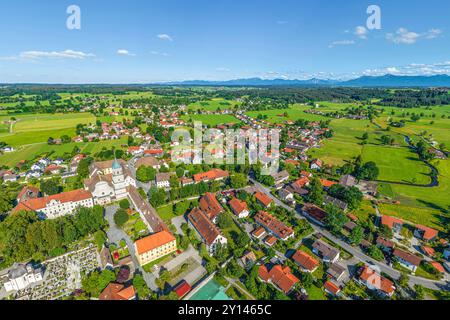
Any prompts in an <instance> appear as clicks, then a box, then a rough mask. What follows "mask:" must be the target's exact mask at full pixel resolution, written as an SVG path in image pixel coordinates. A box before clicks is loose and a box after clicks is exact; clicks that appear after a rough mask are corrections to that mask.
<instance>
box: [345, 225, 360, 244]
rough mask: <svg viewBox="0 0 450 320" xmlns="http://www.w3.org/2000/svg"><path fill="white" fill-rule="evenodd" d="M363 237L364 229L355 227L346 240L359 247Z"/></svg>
mask: <svg viewBox="0 0 450 320" xmlns="http://www.w3.org/2000/svg"><path fill="white" fill-rule="evenodd" d="M363 236H364V229H363V228H362V227H361V226H356V227H355V228H354V229H353V230H352V232H351V233H350V236H349V237H348V239H349V241H350V243H352V244H354V245H359V244H360V243H361V240H362V239H363Z"/></svg>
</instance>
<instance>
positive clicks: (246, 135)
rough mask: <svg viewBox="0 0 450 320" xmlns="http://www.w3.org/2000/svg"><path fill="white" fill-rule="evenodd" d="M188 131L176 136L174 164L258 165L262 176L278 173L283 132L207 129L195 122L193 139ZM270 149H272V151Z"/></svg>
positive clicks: (176, 132)
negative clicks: (260, 166)
mask: <svg viewBox="0 0 450 320" xmlns="http://www.w3.org/2000/svg"><path fill="white" fill-rule="evenodd" d="M191 133H192V131H191V130H188V129H176V130H175V131H174V132H173V134H172V137H171V139H172V162H174V163H186V164H229V165H233V164H241V165H245V164H250V165H253V164H258V163H260V164H261V165H262V168H261V174H262V175H270V174H273V173H275V172H278V168H279V162H280V161H279V160H280V150H279V148H280V130H278V129H270V130H267V129H258V130H256V129H249V130H242V129H225V130H219V129H204V126H203V124H202V122H198V121H196V122H194V130H193V136H192V134H191ZM269 147H270V148H269Z"/></svg>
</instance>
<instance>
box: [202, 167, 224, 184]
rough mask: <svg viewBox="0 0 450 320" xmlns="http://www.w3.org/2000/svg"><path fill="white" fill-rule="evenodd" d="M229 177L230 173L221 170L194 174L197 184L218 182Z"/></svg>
mask: <svg viewBox="0 0 450 320" xmlns="http://www.w3.org/2000/svg"><path fill="white" fill-rule="evenodd" d="M228 176H229V173H228V172H227V171H223V170H220V169H212V170H210V171H207V172H203V173H197V174H194V180H195V182H201V181H210V180H216V179H220V178H226V177H228Z"/></svg>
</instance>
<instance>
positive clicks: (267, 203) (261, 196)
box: [255, 191, 273, 207]
mask: <svg viewBox="0 0 450 320" xmlns="http://www.w3.org/2000/svg"><path fill="white" fill-rule="evenodd" d="M255 198H256V199H257V200H258V201H259V202H261V203H262V204H263V205H264V206H266V207H268V206H270V204H271V203H272V202H273V200H272V199H271V198H270V197H268V196H267V195H266V194H265V193H262V192H261V191H258V192H256V193H255Z"/></svg>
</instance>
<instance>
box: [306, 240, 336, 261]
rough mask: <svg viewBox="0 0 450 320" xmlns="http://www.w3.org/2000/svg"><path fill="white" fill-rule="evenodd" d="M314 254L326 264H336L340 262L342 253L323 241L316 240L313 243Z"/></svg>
mask: <svg viewBox="0 0 450 320" xmlns="http://www.w3.org/2000/svg"><path fill="white" fill-rule="evenodd" d="M312 247H313V252H314V253H315V254H316V255H318V256H319V257H320V258H321V259H322V260H323V261H324V262H325V263H330V264H331V263H335V262H337V261H338V260H339V256H340V252H339V250H338V249H336V248H334V247H332V246H330V245H329V244H327V243H325V242H323V241H322V240H316V242H314V243H313V245H312Z"/></svg>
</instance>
